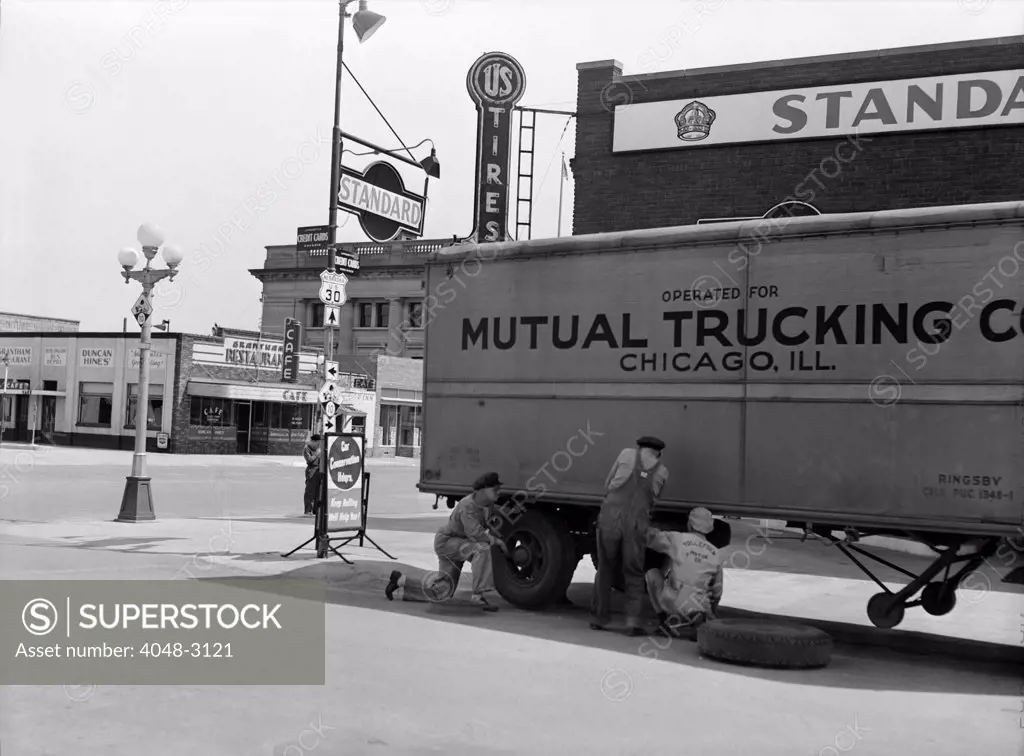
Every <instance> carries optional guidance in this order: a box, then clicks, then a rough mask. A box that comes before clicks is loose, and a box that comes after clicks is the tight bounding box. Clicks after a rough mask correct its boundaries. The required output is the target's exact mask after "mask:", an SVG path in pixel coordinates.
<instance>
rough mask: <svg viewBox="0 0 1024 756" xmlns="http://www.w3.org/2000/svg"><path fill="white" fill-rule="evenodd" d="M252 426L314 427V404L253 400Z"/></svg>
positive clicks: (288, 428)
mask: <svg viewBox="0 0 1024 756" xmlns="http://www.w3.org/2000/svg"><path fill="white" fill-rule="evenodd" d="M252 427H253V428H272V429H275V430H296V431H298V430H301V431H308V430H310V429H311V428H312V427H313V406H312V405H310V404H282V403H281V402H253V405H252Z"/></svg>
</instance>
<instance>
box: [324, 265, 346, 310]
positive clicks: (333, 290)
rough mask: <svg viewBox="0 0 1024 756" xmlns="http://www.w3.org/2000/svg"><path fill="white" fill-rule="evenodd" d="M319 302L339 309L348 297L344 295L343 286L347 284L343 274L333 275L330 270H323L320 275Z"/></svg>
mask: <svg viewBox="0 0 1024 756" xmlns="http://www.w3.org/2000/svg"><path fill="white" fill-rule="evenodd" d="M320 282H321V283H320V301H321V302H323V303H324V304H325V305H333V306H335V307H341V305H343V304H345V302H346V301H347V299H348V297H347V295H346V294H345V285H346V284H347V283H348V276H346V275H345V274H344V273H335V272H334V271H332V270H325V271H322V272H321V273H320Z"/></svg>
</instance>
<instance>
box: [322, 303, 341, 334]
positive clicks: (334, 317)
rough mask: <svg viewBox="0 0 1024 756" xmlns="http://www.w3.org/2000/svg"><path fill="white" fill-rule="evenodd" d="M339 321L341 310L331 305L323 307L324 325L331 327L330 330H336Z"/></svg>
mask: <svg viewBox="0 0 1024 756" xmlns="http://www.w3.org/2000/svg"><path fill="white" fill-rule="evenodd" d="M340 319H341V310H340V309H339V308H337V307H334V306H333V305H325V306H324V323H326V324H327V325H329V326H331V328H337V327H338V322H339V321H340Z"/></svg>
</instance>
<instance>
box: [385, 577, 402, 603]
mask: <svg viewBox="0 0 1024 756" xmlns="http://www.w3.org/2000/svg"><path fill="white" fill-rule="evenodd" d="M401 579H402V573H401V572H399V571H398V570H392V572H391V577H390V578H389V579H388V585H387V587H386V588H385V589H384V595H385V596H387V597H388V601H394V600H395V591H397V590H398V588H399V582H398V581H400V580H401Z"/></svg>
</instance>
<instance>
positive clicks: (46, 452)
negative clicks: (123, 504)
mask: <svg viewBox="0 0 1024 756" xmlns="http://www.w3.org/2000/svg"><path fill="white" fill-rule="evenodd" d="M146 464H147V465H148V466H149V467H153V468H158V469H159V468H167V467H267V466H280V467H305V466H306V463H305V462H304V461H303V459H302V455H300V454H296V455H294V456H273V455H269V454H253V455H244V454H165V453H163V452H148V453H147V454H146ZM366 464H367V466H370V467H373V466H384V465H396V466H404V467H416V466H419V460H418V459H410V458H408V457H367V458H366ZM8 465H13V466H15V467H18V468H21V469H23V470H24V469H25V468H29V467H33V466H35V465H68V466H74V467H88V466H93V465H111V466H116V465H123V466H124V467H126V468H129V469H130V468H131V465H132V452H130V451H125V450H120V449H90V448H84V447H76V446H39V445H37V446H30V445H29V444H12V443H9V442H5V443H4V445H3V447H2V448H0V468H3V467H5V466H8Z"/></svg>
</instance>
